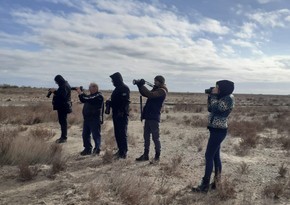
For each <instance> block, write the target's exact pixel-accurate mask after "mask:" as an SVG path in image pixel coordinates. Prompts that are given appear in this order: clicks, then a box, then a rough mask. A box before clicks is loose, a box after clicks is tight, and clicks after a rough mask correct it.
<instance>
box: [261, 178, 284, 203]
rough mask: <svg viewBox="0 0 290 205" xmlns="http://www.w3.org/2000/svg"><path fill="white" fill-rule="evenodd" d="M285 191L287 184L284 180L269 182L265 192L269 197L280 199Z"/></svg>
mask: <svg viewBox="0 0 290 205" xmlns="http://www.w3.org/2000/svg"><path fill="white" fill-rule="evenodd" d="M284 191H285V185H284V184H283V183H282V182H273V181H272V182H269V184H267V185H266V186H265V187H264V190H263V194H264V196H266V197H267V198H271V199H279V198H280V197H281V196H282V195H283V194H284Z"/></svg>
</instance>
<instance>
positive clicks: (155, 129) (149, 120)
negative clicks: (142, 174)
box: [136, 75, 168, 161]
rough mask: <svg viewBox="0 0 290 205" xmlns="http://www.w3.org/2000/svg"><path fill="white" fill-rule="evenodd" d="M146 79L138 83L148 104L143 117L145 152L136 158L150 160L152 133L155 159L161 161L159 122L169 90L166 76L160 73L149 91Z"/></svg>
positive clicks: (137, 159)
mask: <svg viewBox="0 0 290 205" xmlns="http://www.w3.org/2000/svg"><path fill="white" fill-rule="evenodd" d="M144 84H145V80H144V79H141V80H140V81H139V82H138V83H137V86H138V89H139V92H140V94H141V95H142V96H144V97H146V98H147V101H146V104H145V106H144V109H143V112H142V119H145V125H144V153H143V154H142V155H141V156H140V157H138V158H136V161H147V160H149V149H150V135H151V134H152V138H153V142H154V144H155V157H154V161H159V159H160V153H161V143H160V140H159V138H160V135H159V122H160V115H161V108H162V105H163V102H164V100H165V98H166V95H167V93H168V90H167V88H166V85H165V78H164V77H163V76H161V75H158V76H156V77H155V78H154V87H153V89H152V90H151V91H149V90H148V89H147V88H146V87H145V86H144Z"/></svg>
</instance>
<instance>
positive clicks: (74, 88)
mask: <svg viewBox="0 0 290 205" xmlns="http://www.w3.org/2000/svg"><path fill="white" fill-rule="evenodd" d="M77 88H78V87H71V88H70V89H71V90H77ZM80 90H81V91H84V89H83V86H80Z"/></svg>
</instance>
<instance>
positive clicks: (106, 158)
mask: <svg viewBox="0 0 290 205" xmlns="http://www.w3.org/2000/svg"><path fill="white" fill-rule="evenodd" d="M102 160H103V164H111V163H112V162H113V161H114V155H113V151H112V150H109V149H105V153H104V155H103V157H102Z"/></svg>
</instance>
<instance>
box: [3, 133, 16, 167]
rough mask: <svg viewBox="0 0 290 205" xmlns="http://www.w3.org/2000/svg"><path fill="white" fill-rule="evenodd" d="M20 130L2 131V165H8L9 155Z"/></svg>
mask: <svg viewBox="0 0 290 205" xmlns="http://www.w3.org/2000/svg"><path fill="white" fill-rule="evenodd" d="M18 134H19V129H17V128H16V129H7V128H1V129H0V165H3V164H6V163H7V160H8V159H7V153H8V152H9V149H10V147H11V144H12V142H13V140H14V139H15V138H16V137H17V136H18Z"/></svg>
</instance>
